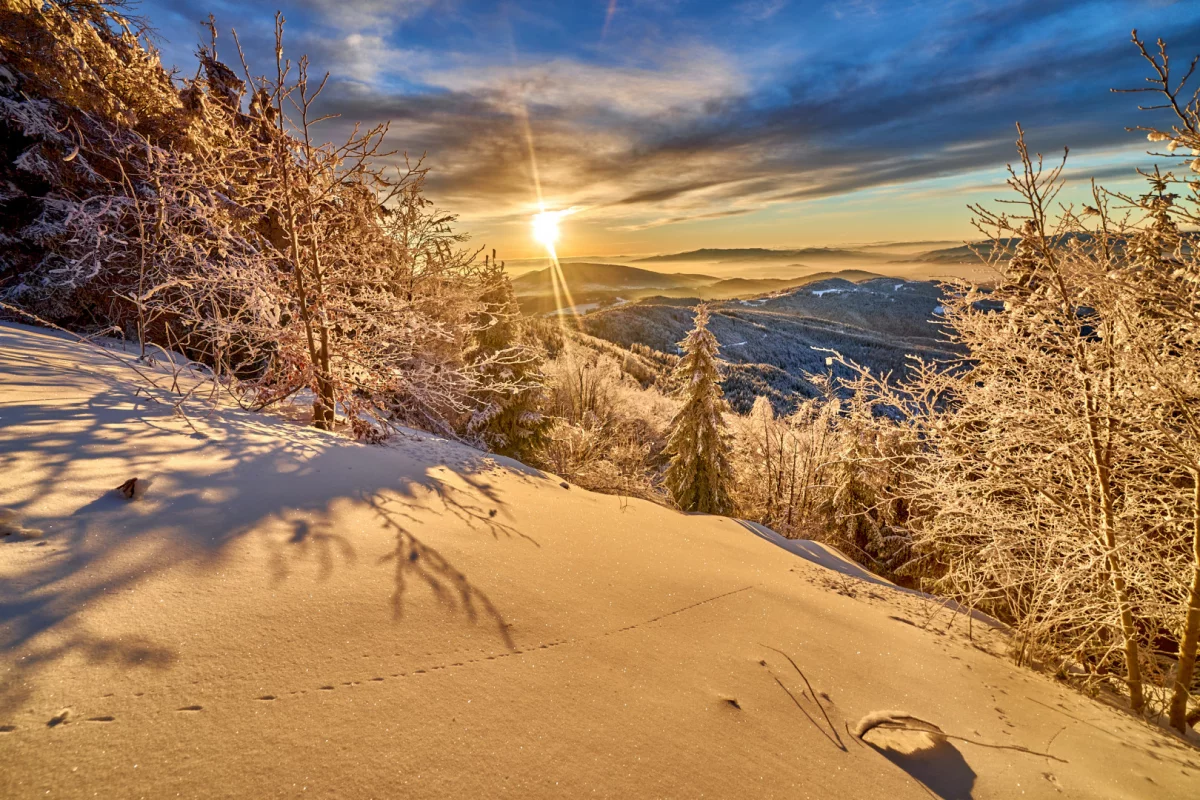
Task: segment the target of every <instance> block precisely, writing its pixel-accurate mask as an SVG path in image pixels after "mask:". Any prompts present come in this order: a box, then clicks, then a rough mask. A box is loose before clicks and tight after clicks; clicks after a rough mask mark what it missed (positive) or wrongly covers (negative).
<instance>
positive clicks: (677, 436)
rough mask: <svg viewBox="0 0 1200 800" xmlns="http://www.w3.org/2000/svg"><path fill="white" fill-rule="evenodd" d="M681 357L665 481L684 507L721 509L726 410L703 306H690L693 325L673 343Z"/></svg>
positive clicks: (726, 466) (726, 507) (725, 496)
mask: <svg viewBox="0 0 1200 800" xmlns="http://www.w3.org/2000/svg"><path fill="white" fill-rule="evenodd" d="M679 346H680V347H681V348H682V349H683V358H681V359H680V360H679V365H678V366H677V367H676V368H675V380H676V381H677V382H678V384H679V385H680V387H681V389H680V392H681V394H682V396H683V400H684V403H683V408H682V409H680V411H679V413H678V414H677V415H676V416H675V419H674V420H673V422H672V424H671V438H670V439H669V440H668V442H667V447H666V453H667V454H668V455H670V457H671V463H670V465H669V466H668V467H667V473H666V483H667V488H668V489H669V490H670V492H671V496H672V497H673V498H674V500H675V503H676V505H678V506H679V507H680V508H681V509H683V510H684V511H699V512H702V513H706V514H727V513H729V511H730V510H731V509H732V507H733V502H732V500H731V499H730V491H729V490H730V485H731V483H732V480H733V467H732V465H731V462H730V457H729V456H730V445H729V441H728V435H727V433H726V430H725V420H724V417H723V416H722V415H723V413H724V412H725V411H726V410H727V409H728V406H727V404H726V402H725V399H724V396H723V394H722V392H721V374H720V370H719V369H718V367H717V354H718V350H719V346H718V344H717V339H716V337H715V336H713V335H712V333H711V332H710V331H709V330H708V307H707V306H706V305H704V304H701V305H699V306H697V307H696V324H695V327H694V328H692V331H691V332H690V333H689V334H688V335H687V336H686V337H684V340H683V341H682V342H680V343H679Z"/></svg>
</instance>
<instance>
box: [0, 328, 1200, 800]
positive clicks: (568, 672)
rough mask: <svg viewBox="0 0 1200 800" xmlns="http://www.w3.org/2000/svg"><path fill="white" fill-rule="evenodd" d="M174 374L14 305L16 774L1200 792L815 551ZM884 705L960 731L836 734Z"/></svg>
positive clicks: (141, 792)
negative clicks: (205, 389) (922, 746)
mask: <svg viewBox="0 0 1200 800" xmlns="http://www.w3.org/2000/svg"><path fill="white" fill-rule="evenodd" d="M153 398H157V399H153ZM166 398H167V393H166V391H165V386H164V389H161V390H154V389H146V388H144V384H143V382H142V379H141V378H139V377H138V376H136V375H135V374H134V373H133V372H132V371H131V370H130V369H128V368H127V367H125V366H123V365H122V364H120V363H117V362H116V361H112V360H110V359H106V358H104V357H103V356H100V355H97V354H96V353H95V352H94V351H88V350H86V349H85V348H83V347H82V346H80V345H78V344H74V343H72V342H69V341H66V340H64V339H62V338H59V337H56V336H52V335H48V334H45V333H39V332H35V331H32V330H30V329H23V328H17V327H3V328H0V464H2V465H3V476H4V477H3V482H2V483H0V506H3V507H5V508H6V509H7V514H6V515H5V518H4V520H3V521H2V522H0V524H2V525H3V526H4V528H3V532H5V533H7V534H8V535H6V536H4V537H3V540H2V541H0V611H2V616H0V726H2V728H0V730H3V733H0V796H2V797H5V798H24V797H35V796H36V797H43V796H46V795H47V794H49V795H50V796H52V797H63V796H67V797H92V796H99V797H176V796H180V797H205V798H209V797H255V798H257V797H269V796H270V797H273V796H280V795H281V796H316V797H354V798H359V797H364V798H365V797H380V798H392V797H498V796H512V797H537V796H547V797H578V796H585V795H587V796H593V795H594V796H598V797H622V798H635V797H659V796H661V797H814V798H834V797H847V798H858V797H886V798H888V799H889V800H902V798H922V797H928V796H929V791H928V790H927V789H926V788H925V786H923V785H921V784H920V783H918V782H917V779H916V778H915V777H914V776H919V777H921V778H922V779H923V780H925V782H926V783H927V784H928V785H929V786H930V787H932V791H934V792H936V793H937V794H938V795H939V796H942V797H975V798H1002V797H1003V798H1008V797H1015V796H1018V795H1024V796H1035V797H1060V796H1070V797H1111V798H1118V797H1121V798H1128V797H1147V798H1150V797H1154V798H1184V797H1193V798H1194V797H1196V796H1198V795H1200V757H1198V755H1197V753H1196V751H1194V750H1193V749H1191V748H1190V747H1189V746H1187V745H1185V744H1182V743H1180V742H1179V741H1178V740H1175V739H1172V738H1171V737H1170V736H1169V735H1167V734H1165V733H1162V732H1160V731H1158V730H1156V729H1152V728H1150V727H1149V726H1147V725H1145V724H1143V723H1141V722H1138V721H1135V720H1133V719H1131V718H1129V717H1127V716H1125V715H1123V714H1121V713H1119V712H1118V711H1116V710H1113V709H1111V708H1109V707H1107V706H1105V705H1102V704H1100V703H1098V702H1095V701H1092V700H1089V699H1086V698H1083V697H1081V696H1079V695H1077V694H1075V693H1073V692H1071V691H1069V690H1067V689H1065V688H1063V687H1061V686H1059V685H1057V684H1055V683H1053V682H1052V681H1051V680H1049V679H1047V678H1045V677H1042V676H1039V675H1035V674H1032V673H1028V672H1024V671H1021V670H1018V669H1016V668H1014V667H1013V666H1012V665H1011V664H1010V663H1009V662H1008V661H1006V660H1004V659H1003V658H1001V657H998V656H997V655H995V653H997V652H999V650H1000V649H1001V648H1002V646H1003V633H1002V632H1000V631H996V630H993V629H991V628H989V627H988V626H987V625H985V624H981V623H980V622H979V621H975V622H974V624H973V631H972V632H973V635H974V638H973V640H968V638H967V625H966V621H965V619H964V618H963V617H961V616H960V617H958V618H957V619H955V618H954V617H953V616H952V615H951V614H950V613H949V612H948V611H946V610H945V609H942V608H941V607H940V606H939V605H938V604H937V603H935V602H932V601H930V600H927V599H925V598H923V597H920V596H916V595H913V594H911V593H902V592H899V591H897V590H895V589H894V588H892V587H890V585H888V584H886V582H883V581H880V580H878V579H875V578H874V577H873V576H870V575H869V574H866V573H863V572H862V571H861V570H860V569H859V568H857V567H854V566H853V565H851V564H849V563H848V562H846V561H845V560H844V559H842V558H841V557H839V556H838V555H837V554H836V553H834V552H832V551H830V550H828V549H827V548H822V547H820V546H819V545H815V544H811V543H791V542H786V543H783V544H786V545H787V548H785V547H783V546H780V543H778V542H776V541H772V536H771V534H770V533H769V532H767V531H763V530H755V529H752V527H750V526H745V525H742V524H740V523H738V522H736V521H733V520H729V519H723V518H717V517H702V516H686V515H682V514H678V513H675V512H673V511H670V510H668V509H664V508H660V507H657V506H654V505H651V504H649V503H645V502H641V501H638V500H624V499H621V498H617V497H610V496H603V495H597V494H591V493H588V492H585V491H583V490H581V489H579V488H577V487H569V488H568V487H567V486H564V485H563V484H562V483H561V481H560V480H559V479H558V478H556V477H554V476H550V475H545V474H541V473H538V472H535V471H532V470H530V469H527V468H525V467H523V466H521V465H519V464H516V463H514V462H511V461H507V460H504V459H500V458H494V457H491V456H488V455H485V454H483V453H480V452H477V451H474V450H471V449H469V448H465V447H461V446H458V445H455V444H451V443H447V442H444V441H439V440H436V439H434V438H432V437H429V436H425V435H416V434H414V435H413V436H411V437H409V438H408V439H406V440H404V441H401V442H399V443H397V444H395V445H393V446H387V447H372V446H366V445H359V444H355V443H352V442H349V441H346V440H344V439H341V438H338V437H336V436H333V435H326V434H322V433H320V432H317V431H313V430H309V429H303V428H298V427H296V426H294V425H291V424H289V423H286V422H284V421H281V420H279V419H276V418H273V417H269V416H263V415H256V414H251V413H246V412H243V411H240V410H234V409H228V408H223V409H220V410H216V411H207V410H205V409H204V407H203V406H199V405H197V404H192V405H190V406H189V408H190V410H189V413H188V417H187V419H185V418H182V417H180V416H177V415H176V414H175V412H174V409H173V407H172V405H171V403H170V402H169V401H167V399H166ZM134 477H136V478H138V481H139V485H144V484H146V483H149V486H148V487H146V488H145V490H144V494H142V496H140V497H137V498H136V499H133V500H126V499H125V498H124V497H122V496H120V495H119V494H117V493H114V492H112V491H111V490H112V489H113V487H116V486H117V485H118V484H121V483H122V482H124V481H125V480H127V479H128V478H134ZM888 709H898V710H902V711H903V712H905V714H907V715H911V716H913V717H916V718H919V720H924V721H927V722H929V723H933V724H934V725H936V726H938V727H939V728H940V729H941V730H942V731H944V732H946V733H947V734H949V735H950V736H951V737H952V738H949V739H941V740H938V745H937V746H936V747H934V748H932V749H929V750H926V751H923V753H919V754H917V755H909V756H904V755H900V754H899V753H898V752H895V751H889V750H882V749H877V748H876V747H874V746H870V745H867V744H864V743H863V742H861V741H859V740H857V739H855V738H854V737H853V736H852V735H851V733H850V730H851V729H853V728H854V727H855V725H856V724H857V723H858V722H859V720H860V719H862V718H863V717H864V716H866V715H868V714H869V713H872V712H878V711H883V710H888ZM893 716H894V715H893ZM889 718H890V717H889ZM897 718H903V717H897ZM922 735H926V734H922ZM954 737H961V738H954ZM868 738H869V737H868ZM968 740H970V741H968ZM1029 751H1033V752H1029Z"/></svg>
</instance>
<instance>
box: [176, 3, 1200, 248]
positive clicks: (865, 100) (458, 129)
mask: <svg viewBox="0 0 1200 800" xmlns="http://www.w3.org/2000/svg"><path fill="white" fill-rule="evenodd" d="M173 1H175V0H173ZM460 6H461V8H460ZM301 8H302V9H304V11H305V12H306V13H308V14H311V15H313V16H314V17H315V18H316V19H317V20H319V23H320V24H308V25H305V24H303V23H301V24H299V25H298V27H299V30H298V31H297V32H296V38H295V41H296V44H297V46H298V47H299V48H300V49H301V50H306V51H307V52H309V53H310V54H311V55H312V56H313V62H314V66H316V67H319V68H321V69H326V68H328V69H330V70H331V71H332V72H333V73H334V76H335V78H334V80H333V81H332V82H331V84H330V86H329V87H328V89H327V90H326V95H325V101H324V102H325V106H326V107H325V108H324V109H323V110H325V111H330V112H335V113H340V114H341V115H342V122H340V123H337V124H343V125H344V124H348V122H349V121H350V120H363V121H365V122H378V121H383V120H388V119H390V120H392V123H393V127H392V132H391V135H390V140H389V142H390V144H391V146H393V147H399V148H403V149H406V150H407V151H408V152H409V153H410V154H413V155H420V154H421V153H428V155H429V164H430V165H431V166H432V167H433V172H432V173H431V176H430V189H431V192H432V193H433V196H434V197H435V199H437V200H438V201H439V203H441V204H442V205H444V206H446V207H448V208H450V209H452V210H455V211H458V212H461V213H462V214H463V215H464V217H466V218H467V219H468V221H485V222H488V223H496V224H501V223H504V222H507V221H511V220H515V219H524V218H525V216H526V215H527V213H528V212H529V211H530V210H531V209H532V208H533V207H534V205H535V201H536V198H537V192H538V189H539V188H540V191H541V194H542V197H543V199H544V200H545V201H546V202H547V204H548V205H551V206H556V207H568V206H581V207H584V208H586V209H587V211H586V212H585V213H582V214H581V215H579V216H580V218H581V219H582V218H586V219H588V220H590V221H591V222H594V223H595V224H597V225H603V226H608V227H610V228H612V229H619V230H625V231H638V230H648V229H651V228H659V227H664V226H668V225H672V224H680V223H685V222H690V221H696V220H705V219H710V220H711V219H719V218H725V217H736V216H744V215H747V214H751V213H753V212H755V211H758V210H761V209H765V208H769V207H775V206H779V205H782V204H793V203H804V202H812V201H816V200H820V199H823V198H830V197H835V196H840V195H847V194H852V193H855V192H864V191H881V190H888V189H889V188H895V187H902V186H906V185H908V184H915V183H918V182H921V181H931V180H936V179H944V178H949V177H953V176H956V175H965V174H968V173H972V172H978V171H980V170H985V169H991V168H997V167H1002V166H1003V165H1004V164H1005V163H1006V162H1008V161H1011V160H1012V159H1013V157H1014V155H1015V152H1014V149H1013V144H1012V143H1013V140H1014V139H1015V134H1016V131H1015V128H1014V123H1015V122H1016V121H1018V120H1020V121H1021V122H1022V123H1024V124H1025V125H1026V128H1027V130H1028V131H1029V135H1030V141H1031V143H1032V146H1033V147H1034V148H1035V149H1041V150H1044V151H1046V152H1051V153H1052V152H1057V151H1060V150H1061V147H1062V146H1063V145H1068V144H1069V145H1071V146H1072V148H1074V149H1079V150H1085V151H1086V150H1101V149H1112V148H1121V147H1125V148H1132V149H1136V148H1137V147H1139V145H1140V143H1139V141H1138V140H1137V138H1136V137H1133V136H1131V135H1130V134H1128V133H1127V132H1126V131H1125V130H1124V125H1125V124H1131V123H1132V122H1133V120H1134V119H1135V118H1136V115H1137V113H1138V112H1137V111H1136V110H1135V108H1134V102H1132V101H1131V99H1130V98H1129V97H1126V96H1122V95H1113V94H1110V93H1109V91H1108V89H1109V88H1110V87H1111V86H1132V85H1138V84H1139V83H1140V82H1141V78H1142V77H1143V74H1144V72H1143V70H1142V65H1141V64H1139V61H1138V58H1137V56H1136V53H1135V52H1134V51H1133V49H1132V47H1131V46H1130V45H1129V44H1128V41H1127V36H1128V34H1127V33H1126V32H1124V31H1125V30H1127V28H1128V27H1131V26H1132V25H1131V24H1128V23H1129V21H1130V20H1131V19H1137V20H1148V21H1149V22H1156V21H1157V22H1159V23H1162V24H1165V23H1166V22H1167V21H1170V22H1171V25H1172V28H1173V32H1172V33H1171V40H1172V46H1173V51H1174V52H1176V53H1179V54H1181V56H1182V55H1187V54H1190V53H1191V52H1193V51H1195V50H1200V12H1198V11H1196V10H1192V11H1190V12H1188V11H1187V10H1186V9H1182V8H1180V7H1178V6H1176V7H1175V8H1173V9H1169V10H1164V11H1156V10H1155V9H1154V8H1152V7H1150V6H1147V5H1143V4H1141V3H1137V2H1134V3H1131V4H1130V6H1129V8H1128V9H1124V8H1123V9H1114V8H1113V7H1110V6H1108V5H1106V4H1103V3H1098V2H1092V1H1091V0H1079V1H1078V2H1067V1H1066V0H1008V2H996V3H990V4H987V5H986V6H981V5H979V4H976V3H973V2H967V3H949V4H945V5H944V6H941V5H939V6H938V8H937V9H933V8H931V7H929V6H927V5H926V4H911V3H906V2H895V1H893V2H885V1H884V0H874V1H873V2H858V3H855V4H845V3H842V4H838V6H837V8H838V9H840V10H841V11H844V12H847V13H846V14H845V15H844V17H843V18H841V19H839V18H838V17H837V16H835V15H834V14H832V13H830V11H831V8H830V7H824V6H818V7H812V8H810V7H808V6H803V5H802V4H790V3H785V2H782V0H747V2H744V3H741V4H738V5H737V6H736V7H732V6H726V5H724V4H717V6H713V7H712V10H710V11H708V12H705V13H707V14H708V16H697V17H695V18H692V17H689V16H687V13H692V12H690V11H688V9H690V8H691V7H690V6H688V7H687V8H685V6H684V5H682V4H678V3H673V2H669V1H668V0H641V2H628V3H627V2H622V3H620V4H619V11H618V12H617V13H618V16H619V18H620V20H621V24H620V25H619V26H616V24H615V23H614V28H613V31H612V32H611V33H614V34H615V33H617V32H619V33H620V39H617V38H615V36H611V35H610V36H609V37H608V38H607V39H606V40H604V41H601V38H600V29H601V27H602V26H603V25H604V24H605V23H604V18H605V15H606V12H607V9H608V6H607V4H604V3H600V4H597V6H596V8H595V9H594V13H592V14H591V15H590V16H589V15H588V14H586V13H582V12H581V13H580V14H578V15H571V14H567V13H566V12H561V13H560V11H559V9H560V8H561V7H560V6H558V5H556V4H555V3H552V2H549V0H536V1H535V0H529V2H527V3H524V4H521V6H520V8H519V9H517V7H516V6H514V7H513V8H514V11H513V12H512V14H510V15H509V16H508V17H505V18H504V20H502V23H503V24H501V23H496V24H500V25H501V28H502V29H503V30H505V31H506V33H505V34H504V36H502V37H500V38H501V40H502V44H501V45H500V46H495V45H493V43H492V40H491V39H490V38H487V37H493V36H494V34H495V29H494V28H493V27H489V26H492V25H493V22H494V21H495V19H498V18H499V17H496V15H497V14H500V12H498V11H496V9H495V7H494V6H489V7H488V8H487V9H486V11H485V10H480V9H478V8H476V7H475V6H473V5H472V4H471V2H470V0H458V2H456V3H453V4H441V3H439V4H436V6H435V5H434V4H432V3H431V2H430V0H408V1H407V2H400V3H389V2H384V0H365V1H364V0H351V2H334V0H303V2H302V5H301ZM685 12H687V13H685ZM695 13H696V14H699V13H700V12H698V11H697V12H695ZM1156 15H1157V16H1156ZM527 21H535V22H536V23H537V24H532V23H528V22H527ZM1084 21H1086V22H1087V23H1088V24H1082V23H1083V22H1084ZM1149 22H1148V23H1147V24H1149ZM504 26H507V27H504ZM397 30H399V31H400V33H397V32H396V31H397ZM406 31H407V32H408V33H405V32H406ZM480 37H484V38H483V39H481V38H480ZM639 37H640V38H639ZM262 44H263V45H264V46H265V40H264V42H263V43H262ZM266 49H267V50H269V46H266ZM535 163H536V166H535ZM975 183H978V181H976V182H975Z"/></svg>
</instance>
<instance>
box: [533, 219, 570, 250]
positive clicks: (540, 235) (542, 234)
mask: <svg viewBox="0 0 1200 800" xmlns="http://www.w3.org/2000/svg"><path fill="white" fill-rule="evenodd" d="M562 216H563V212H561V211H543V212H541V213H540V214H534V215H533V239H534V241H536V242H537V243H538V244H540V245H542V246H543V247H545V248H546V249H547V250H554V245H555V243H556V242H557V241H558V221H559V220H560V219H562Z"/></svg>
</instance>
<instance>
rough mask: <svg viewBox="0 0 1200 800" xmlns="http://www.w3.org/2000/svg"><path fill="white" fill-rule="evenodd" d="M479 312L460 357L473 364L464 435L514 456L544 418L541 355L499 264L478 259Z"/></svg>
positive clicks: (543, 425) (531, 442) (532, 442)
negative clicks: (471, 406) (482, 287)
mask: <svg viewBox="0 0 1200 800" xmlns="http://www.w3.org/2000/svg"><path fill="white" fill-rule="evenodd" d="M484 283H485V284H486V285H487V286H488V288H487V289H486V291H484V293H483V296H482V297H481V305H482V308H481V310H480V311H479V312H478V313H476V314H475V315H474V320H473V321H474V323H475V326H476V329H475V332H474V334H473V335H472V337H471V341H470V343H469V344H468V346H467V348H466V351H465V353H464V357H465V359H466V361H467V363H468V364H475V363H477V362H478V363H479V365H480V367H479V370H478V372H479V374H478V382H479V388H478V389H477V390H476V391H475V392H474V393H473V399H474V400H475V401H476V403H477V404H478V408H477V409H476V410H475V412H474V413H473V414H472V415H471V417H470V419H469V421H468V423H467V434H468V435H469V436H473V437H475V438H476V439H478V440H479V441H480V443H481V444H483V445H485V446H487V447H488V448H489V449H491V450H493V451H495V452H497V453H500V454H501V455H506V456H512V457H514V458H520V457H522V456H525V455H527V454H528V453H529V452H530V451H531V450H532V449H533V448H535V447H537V446H538V445H539V444H540V443H541V442H542V441H543V440H544V438H545V434H546V429H547V427H548V426H549V424H550V418H549V417H547V416H546V415H545V414H543V413H542V412H541V407H542V405H543V402H544V400H545V378H544V376H543V375H542V353H541V352H540V350H539V348H538V346H537V343H536V341H535V339H534V337H533V335H532V332H531V331H530V330H529V326H528V325H527V324H526V323H525V321H524V320H522V318H521V315H520V307H519V306H518V305H517V298H516V294H514V292H513V288H512V282H511V281H510V280H509V278H508V275H507V274H506V273H505V271H504V265H503V263H501V262H497V261H496V260H495V251H493V252H492V258H491V259H490V260H489V259H486V258H485V259H484Z"/></svg>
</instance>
